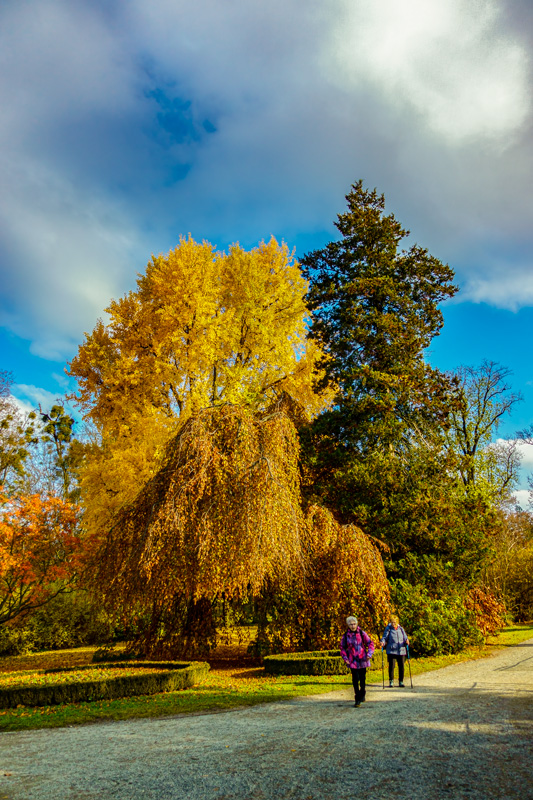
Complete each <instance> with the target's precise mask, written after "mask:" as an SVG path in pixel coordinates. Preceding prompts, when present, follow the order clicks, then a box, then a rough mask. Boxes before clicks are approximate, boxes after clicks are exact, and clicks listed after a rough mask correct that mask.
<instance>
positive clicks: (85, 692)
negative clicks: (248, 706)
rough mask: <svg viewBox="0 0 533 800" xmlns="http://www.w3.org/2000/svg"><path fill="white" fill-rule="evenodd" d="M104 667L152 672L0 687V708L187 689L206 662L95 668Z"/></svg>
mask: <svg viewBox="0 0 533 800" xmlns="http://www.w3.org/2000/svg"><path fill="white" fill-rule="evenodd" d="M106 667H112V668H113V669H118V668H124V669H127V668H131V667H140V668H145V669H146V668H148V669H152V668H153V669H154V670H155V671H154V672H150V673H148V674H147V673H142V674H139V675H124V676H117V677H112V678H105V677H104V678H99V679H95V680H93V681H87V682H86V683H85V682H82V683H80V682H71V683H68V682H64V681H63V682H61V683H59V682H58V683H53V684H48V685H43V686H20V687H16V686H15V687H9V688H5V689H1V688H0V708H15V707H16V706H18V705H23V706H44V705H60V704H62V703H84V702H91V701H93V700H114V699H116V698H119V697H132V696H134V695H150V694H158V693H159V692H175V691H177V690H179V689H188V688H189V687H190V686H195V685H196V684H198V683H201V682H202V681H203V680H204V679H205V677H206V675H207V673H208V671H209V664H207V663H206V662H204V661H187V662H178V661H157V662H154V661H133V662H132V661H130V662H129V663H127V662H119V663H116V662H115V663H113V664H100V665H99V667H98V669H105V668H106ZM88 669H95V667H94V666H92V665H91V664H89V665H87V666H84V667H72V668H68V669H61V668H59V669H53V670H46V671H45V674H50V673H54V672H61V673H65V672H79V671H80V670H88Z"/></svg>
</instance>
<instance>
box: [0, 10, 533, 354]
mask: <svg viewBox="0 0 533 800" xmlns="http://www.w3.org/2000/svg"><path fill="white" fill-rule="evenodd" d="M0 14H1V15H2V25H1V28H0V30H1V33H0V36H1V37H2V39H3V41H2V42H1V43H0V53H1V54H2V55H0V62H1V63H0V66H2V67H3V68H2V69H0V103H1V104H2V109H3V113H2V117H1V119H0V153H2V156H1V158H0V180H1V181H2V185H3V187H4V192H3V201H2V202H1V205H0V225H1V226H2V228H3V230H4V231H5V234H4V236H3V242H4V243H3V251H2V252H0V258H1V259H2V260H3V262H4V263H5V265H6V267H5V270H4V272H5V275H4V277H3V304H2V306H1V308H0V323H1V324H3V325H5V326H6V327H9V328H10V329H11V330H13V331H14V332H16V333H17V334H19V335H21V336H23V337H26V338H30V339H31V340H32V342H33V344H32V351H33V352H34V353H36V354H38V355H41V356H43V357H46V358H55V359H58V360H63V359H64V358H65V357H70V356H71V355H72V352H73V350H74V348H75V346H76V344H77V343H79V341H80V340H81V337H82V333H83V331H84V330H90V329H92V327H93V326H94V323H95V321H96V318H97V316H99V315H100V314H101V313H102V309H103V308H104V306H105V305H107V303H108V302H109V300H110V298H111V297H112V296H117V295H120V294H122V293H123V292H124V291H125V290H127V289H128V288H131V286H132V285H133V282H134V279H135V273H136V272H137V271H139V270H142V269H143V267H144V265H145V263H146V261H147V260H148V257H149V255H150V253H151V251H152V250H153V251H155V252H160V251H164V250H166V249H168V248H169V247H171V246H174V245H175V244H176V242H177V239H178V235H179V234H180V233H185V234H186V233H188V232H189V231H191V232H192V233H193V235H195V236H196V237H197V238H200V239H201V238H203V237H205V238H208V239H213V240H214V241H215V242H216V243H218V244H225V243H227V242H228V241H232V240H235V239H240V240H241V241H244V242H245V243H246V244H253V243H254V242H256V241H257V240H258V239H259V238H262V237H268V236H269V235H270V234H271V233H274V234H275V235H277V236H278V237H281V236H285V237H286V238H288V239H289V244H292V242H291V238H292V237H296V236H298V235H299V234H302V236H305V235H306V234H307V235H310V234H315V233H325V231H328V230H329V231H331V230H332V228H331V222H332V220H333V218H334V216H335V214H336V213H337V212H338V211H340V210H341V209H342V204H343V200H342V198H343V195H344V193H345V192H346V191H347V189H348V187H349V184H350V182H351V181H352V180H354V179H357V178H358V177H364V178H365V180H366V182H367V183H368V184H370V185H371V186H378V188H379V189H380V190H382V191H384V192H385V194H386V196H387V200H388V203H389V207H390V208H392V209H394V211H395V213H397V215H398V217H399V218H400V220H401V221H402V222H405V224H406V225H408V226H409V227H411V228H412V229H413V231H414V234H415V238H416V239H417V240H418V241H420V243H421V244H423V245H425V246H427V247H429V248H430V250H431V251H432V252H434V253H435V255H437V256H439V257H441V258H443V259H444V260H448V261H450V263H451V264H452V266H454V265H457V264H459V266H460V275H459V277H460V280H461V282H462V283H463V284H464V285H465V286H466V289H465V293H464V294H463V297H464V298H466V297H468V298H470V299H473V300H478V301H481V300H484V301H487V302H490V303H493V304H496V305H504V306H506V307H510V308H514V307H518V306H520V305H522V304H524V303H529V302H531V301H532V300H533V285H532V284H531V279H530V278H529V272H530V268H531V262H530V260H529V259H530V253H531V252H532V250H533V242H532V238H531V226H530V219H531V214H532V213H533V196H532V194H531V190H530V187H531V182H532V180H533V175H532V174H531V171H532V167H531V164H532V160H531V158H530V139H529V136H528V133H529V131H528V127H527V126H528V119H529V117H528V114H529V113H530V107H531V99H530V89H529V85H528V80H529V72H528V70H529V64H528V60H527V56H526V49H525V46H524V44H523V42H522V41H521V40H519V38H518V37H517V35H516V34H515V33H514V32H513V29H512V26H511V23H512V17H511V11H510V7H509V6H508V5H507V4H503V3H498V2H496V1H495V0H485V2H479V0H469V2H467V0H448V2H446V3H442V0H440V1H439V0H402V2H398V0H373V2H371V3H369V2H367V0H330V2H328V3H323V2H319V0H306V2H303V0H289V1H288V2H287V0H272V2H271V3H268V4H253V3H250V2H249V0H233V2H231V3H220V2H219V0H196V1H195V2H194V3H193V2H192V0H151V2H148V0H131V2H129V3H127V4H121V3H117V4H97V3H90V2H88V0H87V2H84V0H79V2H76V3H72V2H68V1H67V0H40V2H39V3H33V4H31V3H15V2H12V3H7V4H4V7H3V8H2V10H1V11H0ZM157 87H160V88H161V89H162V90H163V91H164V93H166V97H167V99H168V102H169V104H170V107H171V108H170V112H169V111H168V109H166V110H165V108H163V106H162V104H161V102H159V101H158V100H157V98H156V97H155V96H154V95H153V90H154V89H155V88H157ZM173 100H176V102H178V110H177V111H176V109H173V107H172V101H173ZM182 101H183V102H184V103H186V102H189V101H190V108H189V111H187V112H186V114H185V112H184V114H185V117H187V114H188V115H189V117H187V119H185V121H184V123H183V124H184V126H185V127H184V131H185V132H184V133H183V132H182V134H180V133H179V130H180V127H179V124H180V118H179V102H182ZM165 114H167V117H165ZM172 114H174V116H175V119H174V118H173V117H172ZM158 115H159V116H158ZM189 118H190V119H189ZM173 120H174V121H173ZM187 120H188V121H189V122H190V124H191V126H192V128H191V130H188V129H187V124H186V123H187ZM206 121H208V122H209V123H210V124H211V125H212V126H214V127H215V128H216V132H215V133H212V134H210V135H208V134H205V133H203V128H202V124H203V123H204V122H206ZM165 125H166V127H165ZM173 125H174V128H173V127H172V126H173ZM176 126H177V127H176ZM187 169H189V172H188V173H187V175H186V177H182V178H181V179H177V178H176V175H179V174H182V176H185V174H186V172H187ZM180 170H182V173H180ZM495 231H497V232H498V237H499V238H498V241H497V248H496V249H497V250H498V252H499V254H500V255H499V256H498V257H496V256H495V255H494V250H495V233H494V232H495ZM511 242H512V243H518V245H516V247H517V248H518V252H516V253H514V255H513V262H512V264H511V265H510V264H509V261H508V259H507V255H506V254H507V253H508V248H509V246H510V243H511Z"/></svg>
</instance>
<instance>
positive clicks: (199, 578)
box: [94, 405, 306, 650]
mask: <svg viewBox="0 0 533 800" xmlns="http://www.w3.org/2000/svg"><path fill="white" fill-rule="evenodd" d="M305 532H306V528H305V524H304V521H303V515H302V511H301V505H300V493H299V481H298V442H297V434H296V430H295V427H294V425H293V423H292V422H291V421H290V419H289V417H288V416H287V415H286V414H285V413H284V412H283V411H281V410H279V409H275V408H274V409H271V410H270V411H269V412H267V413H265V414H263V415H260V416H256V415H254V414H253V413H251V412H250V411H249V410H246V409H245V408H242V407H238V406H230V405H228V406H223V407H221V408H217V409H214V408H211V409H205V410H203V411H201V412H199V413H198V414H196V415H195V416H194V417H192V418H190V419H189V420H188V421H187V422H186V423H185V425H184V426H183V428H182V429H181V431H180V432H179V434H178V435H177V436H176V437H175V438H174V439H173V440H172V441H171V442H170V443H169V445H168V446H167V450H166V456H165V459H164V461H163V464H162V466H161V468H160V469H159V470H158V472H157V474H156V475H155V476H154V478H153V479H152V480H150V481H149V482H148V483H147V484H146V486H145V487H144V488H143V489H142V490H141V492H140V493H139V495H138V497H137V498H136V500H135V501H134V503H132V504H131V505H129V506H127V507H125V508H124V509H123V510H122V511H121V512H120V513H119V514H118V515H117V516H116V519H115V524H114V526H113V528H112V529H111V531H110V532H109V533H108V535H107V536H106V537H105V539H104V540H103V543H102V547H101V548H100V551H99V553H98V558H97V561H96V570H95V574H94V582H95V585H96V586H97V587H98V586H99V587H104V588H103V594H104V600H105V602H107V603H108V604H110V605H111V606H114V607H117V606H118V607H122V608H130V609H131V608H143V609H146V607H147V606H148V607H150V608H151V611H150V615H151V619H152V626H153V625H155V622H156V621H157V620H158V619H159V623H158V624H157V625H156V629H157V630H153V631H152V632H151V634H150V636H149V639H150V642H148V641H146V642H145V649H148V650H150V649H151V648H152V646H153V643H154V640H155V639H156V638H160V637H161V635H163V636H167V637H168V636H171V634H172V633H173V628H174V622H173V620H172V614H170V615H169V609H171V608H173V607H176V604H177V606H179V608H180V609H181V608H182V607H183V604H185V606H184V607H185V608H186V609H187V612H186V616H187V615H189V616H190V609H191V605H194V604H195V603H198V602H199V601H200V600H203V601H204V602H203V605H202V608H203V612H202V613H203V614H205V613H206V609H205V600H206V599H207V600H208V601H213V600H214V599H215V598H216V597H217V595H219V594H220V593H221V592H225V593H227V594H228V595H230V596H231V597H239V596H244V595H247V594H248V593H252V594H255V593H258V592H259V589H260V587H261V586H262V585H263V583H264V581H265V579H266V578H268V577H270V578H272V579H276V580H280V579H282V577H283V576H288V575H289V574H290V573H291V572H293V571H294V570H300V571H301V569H302V552H303V546H302V544H303V543H302V537H303V536H305ZM174 616H176V617H177V619H176V620H175V625H176V626H177V627H178V629H179V628H181V627H182V623H183V620H182V622H181V623H180V618H181V617H183V614H182V613H178V609H177V608H176V610H175V614H174ZM162 624H163V627H164V628H165V631H164V632H163V633H162V632H161V625H162Z"/></svg>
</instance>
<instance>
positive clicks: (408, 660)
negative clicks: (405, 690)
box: [405, 642, 413, 689]
mask: <svg viewBox="0 0 533 800" xmlns="http://www.w3.org/2000/svg"><path fill="white" fill-rule="evenodd" d="M405 646H406V648H407V663H408V664H409V678H410V679H411V689H412V688H413V676H412V675H411V659H410V658H409V645H408V644H407V642H406V643H405Z"/></svg>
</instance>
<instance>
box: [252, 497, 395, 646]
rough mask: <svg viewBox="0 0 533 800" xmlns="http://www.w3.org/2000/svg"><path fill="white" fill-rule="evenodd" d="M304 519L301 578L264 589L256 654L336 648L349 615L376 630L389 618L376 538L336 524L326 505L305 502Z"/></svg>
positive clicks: (268, 583) (269, 582)
mask: <svg viewBox="0 0 533 800" xmlns="http://www.w3.org/2000/svg"><path fill="white" fill-rule="evenodd" d="M305 521H306V528H307V536H306V539H305V548H306V552H305V556H304V561H305V574H304V579H303V581H302V580H300V576H298V575H296V574H295V575H292V576H291V577H290V579H289V581H285V582H284V583H282V584H276V583H275V582H274V581H272V580H269V581H267V583H266V584H265V586H264V587H263V590H262V593H261V597H260V602H259V607H260V610H261V611H262V614H260V616H259V630H258V637H257V642H256V647H257V652H258V653H259V654H263V655H264V654H266V653H268V652H279V651H288V650H302V649H303V650H322V649H328V648H331V647H336V646H337V644H338V640H339V626H343V625H344V619H345V617H346V616H347V614H348V613H356V614H357V616H358V619H359V621H360V623H361V625H362V626H363V627H364V628H365V629H366V630H367V631H370V632H374V633H376V634H377V633H378V631H380V629H382V625H383V623H384V622H385V620H386V619H388V615H389V613H390V610H391V605H390V594H389V584H388V581H387V576H386V573H385V567H384V564H383V559H382V557H381V553H380V550H379V549H378V546H376V544H375V542H374V541H373V540H372V539H371V538H370V537H369V536H367V535H366V534H364V533H363V531H362V530H361V529H360V528H358V527H357V526H356V525H341V524H339V523H338V522H337V521H336V519H335V517H334V516H333V514H332V513H331V511H330V510H329V509H327V508H324V506H320V505H311V506H309V508H308V509H307V513H306V520H305ZM379 546H380V547H382V545H381V544H380V543H379Z"/></svg>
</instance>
